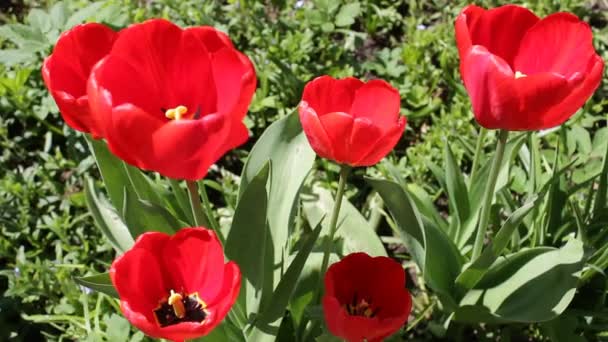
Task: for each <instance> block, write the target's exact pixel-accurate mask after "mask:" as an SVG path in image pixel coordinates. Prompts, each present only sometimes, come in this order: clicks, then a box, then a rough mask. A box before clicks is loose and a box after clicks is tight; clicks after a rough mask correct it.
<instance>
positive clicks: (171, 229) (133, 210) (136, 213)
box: [122, 188, 188, 238]
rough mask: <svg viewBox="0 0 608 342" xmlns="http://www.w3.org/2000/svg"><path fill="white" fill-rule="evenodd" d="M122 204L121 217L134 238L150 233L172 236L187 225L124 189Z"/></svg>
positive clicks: (157, 206) (159, 207)
mask: <svg viewBox="0 0 608 342" xmlns="http://www.w3.org/2000/svg"><path fill="white" fill-rule="evenodd" d="M123 203H124V204H123V210H122V215H123V217H124V218H125V223H126V224H127V227H128V228H129V231H130V232H131V235H133V237H134V238H137V237H138V236H139V235H141V234H143V233H145V232H150V231H155V232H163V233H167V234H173V233H175V232H176V231H178V230H179V229H180V228H183V227H186V226H188V224H187V223H183V222H180V221H179V220H178V219H176V218H175V217H173V215H172V214H171V213H170V212H169V211H167V209H165V208H163V207H161V206H159V205H157V204H154V203H151V202H148V201H144V200H140V199H139V198H137V195H136V194H135V193H131V192H129V191H128V190H127V189H126V188H125V189H124V200H123Z"/></svg>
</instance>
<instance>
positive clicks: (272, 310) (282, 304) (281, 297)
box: [259, 222, 322, 323]
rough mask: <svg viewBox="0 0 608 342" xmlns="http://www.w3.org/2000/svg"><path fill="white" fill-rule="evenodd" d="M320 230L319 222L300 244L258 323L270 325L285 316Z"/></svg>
mask: <svg viewBox="0 0 608 342" xmlns="http://www.w3.org/2000/svg"><path fill="white" fill-rule="evenodd" d="M321 228H322V225H321V222H319V224H318V225H317V227H316V228H315V229H314V230H313V231H312V234H310V235H309V236H307V237H306V240H305V241H304V242H303V243H302V247H301V248H300V250H299V251H298V254H296V257H295V258H294V259H293V261H292V262H291V264H290V265H289V267H288V268H287V271H285V274H284V275H283V277H282V278H281V280H280V281H279V285H277V288H276V290H275V291H274V294H273V295H272V299H271V301H270V302H269V305H267V307H266V308H264V309H263V311H262V313H261V314H260V318H259V321H260V322H262V323H270V322H273V321H275V320H277V319H279V318H281V317H283V315H284V314H285V308H286V307H287V304H288V303H289V299H290V298H291V295H292V293H293V291H294V290H295V288H296V285H297V283H298V279H299V277H300V274H301V273H302V270H303V269H304V265H305V264H306V261H307V260H308V256H309V255H310V252H312V249H313V247H314V245H315V242H316V241H317V238H318V237H319V234H321Z"/></svg>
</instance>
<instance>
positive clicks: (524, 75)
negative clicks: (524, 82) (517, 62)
mask: <svg viewBox="0 0 608 342" xmlns="http://www.w3.org/2000/svg"><path fill="white" fill-rule="evenodd" d="M526 76H528V75H526V74H524V73H523V72H521V71H516V72H515V79H518V78H522V77H526Z"/></svg>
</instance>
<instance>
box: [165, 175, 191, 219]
mask: <svg viewBox="0 0 608 342" xmlns="http://www.w3.org/2000/svg"><path fill="white" fill-rule="evenodd" d="M169 183H170V185H171V191H172V192H173V196H174V197H175V201H176V202H177V205H178V206H179V208H180V211H181V212H182V213H183V214H184V215H186V216H185V220H186V222H188V223H190V224H191V225H192V226H194V214H193V213H192V209H191V207H190V198H189V197H188V193H187V192H186V190H185V189H184V188H182V187H181V185H180V184H179V181H178V180H176V179H169Z"/></svg>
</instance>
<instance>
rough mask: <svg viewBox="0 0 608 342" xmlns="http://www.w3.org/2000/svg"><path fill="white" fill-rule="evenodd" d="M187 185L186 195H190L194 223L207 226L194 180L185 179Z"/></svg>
mask: <svg viewBox="0 0 608 342" xmlns="http://www.w3.org/2000/svg"><path fill="white" fill-rule="evenodd" d="M186 186H187V187H188V195H190V208H191V209H192V216H194V224H196V225H197V226H198V227H209V222H208V221H207V218H206V217H205V212H204V211H203V207H202V206H201V199H200V195H199V193H198V186H197V185H196V182H195V181H186Z"/></svg>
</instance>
